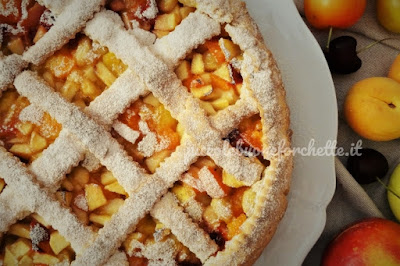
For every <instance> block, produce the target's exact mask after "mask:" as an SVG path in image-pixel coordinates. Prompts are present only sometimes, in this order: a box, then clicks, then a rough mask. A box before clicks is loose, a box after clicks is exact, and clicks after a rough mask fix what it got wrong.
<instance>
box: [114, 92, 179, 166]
mask: <svg viewBox="0 0 400 266" xmlns="http://www.w3.org/2000/svg"><path fill="white" fill-rule="evenodd" d="M181 134H183V130H182V128H181V126H180V124H179V123H178V121H176V120H175V119H174V118H173V117H172V116H171V114H170V113H169V111H168V110H166V109H165V107H164V106H163V105H162V104H161V103H160V102H159V101H158V100H157V99H156V98H155V97H154V96H153V95H152V94H149V95H148V96H146V97H141V98H140V99H138V100H137V101H136V102H134V103H133V104H132V105H131V106H130V107H129V108H128V109H127V110H126V111H125V112H124V113H123V114H122V115H120V117H119V118H118V123H117V126H114V131H113V135H114V137H116V138H117V140H118V141H119V142H120V143H121V144H122V145H123V146H124V147H125V150H126V151H127V152H128V154H129V155H130V156H131V157H132V158H133V159H134V160H135V161H137V162H138V163H139V164H140V165H141V166H142V167H143V168H145V169H146V170H147V171H148V172H149V173H154V172H155V170H156V169H157V168H158V167H159V165H160V164H161V163H162V162H163V161H164V160H165V159H166V158H167V157H169V156H170V155H171V153H172V152H174V151H175V149H176V147H177V146H179V144H180V141H181Z"/></svg>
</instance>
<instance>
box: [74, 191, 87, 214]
mask: <svg viewBox="0 0 400 266" xmlns="http://www.w3.org/2000/svg"><path fill="white" fill-rule="evenodd" d="M74 204H75V205H76V207H78V208H79V209H81V210H82V211H85V212H87V211H88V210H89V207H88V203H87V201H86V198H85V196H84V195H83V194H79V195H78V196H76V197H75V199H74Z"/></svg>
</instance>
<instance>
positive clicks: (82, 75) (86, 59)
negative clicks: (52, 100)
mask: <svg viewBox="0 0 400 266" xmlns="http://www.w3.org/2000/svg"><path fill="white" fill-rule="evenodd" d="M33 69H34V70H36V71H37V72H38V73H39V75H40V76H41V77H42V78H43V79H44V80H45V81H46V82H47V83H48V84H49V85H50V86H51V87H53V88H54V89H55V91H58V92H59V93H60V94H61V95H62V96H63V97H64V98H65V99H66V100H67V101H69V102H73V103H75V104H76V105H78V106H79V107H86V106H88V105H89V104H90V102H91V101H93V100H94V99H95V98H96V97H97V96H99V95H100V94H101V93H102V92H103V91H104V90H105V89H107V88H108V87H109V86H111V84H112V83H113V82H114V81H115V80H116V79H117V77H118V76H119V75H121V74H122V73H123V72H124V71H125V70H126V66H125V65H124V64H123V63H122V62H121V60H119V59H117V58H116V56H115V55H114V54H113V53H111V52H109V51H108V49H107V48H105V47H102V46H101V45H100V44H98V43H97V42H93V41H92V40H90V39H89V38H88V37H86V36H84V35H79V36H78V37H77V38H75V39H74V40H72V41H70V42H69V43H68V44H66V45H65V46H64V47H63V48H62V49H61V50H59V51H57V52H56V53H55V54H54V55H52V56H51V57H49V58H48V59H47V60H46V61H45V62H44V63H43V64H42V65H41V66H39V67H33Z"/></svg>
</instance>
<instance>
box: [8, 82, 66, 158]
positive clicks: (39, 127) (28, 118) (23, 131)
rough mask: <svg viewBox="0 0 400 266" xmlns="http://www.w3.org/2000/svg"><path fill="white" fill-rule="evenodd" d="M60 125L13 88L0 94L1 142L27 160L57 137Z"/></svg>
mask: <svg viewBox="0 0 400 266" xmlns="http://www.w3.org/2000/svg"><path fill="white" fill-rule="evenodd" d="M61 128H62V127H61V125H60V124H58V123H57V121H55V120H54V119H53V118H51V117H50V115H49V114H47V113H43V112H42V111H40V110H39V109H37V108H35V107H34V106H32V105H30V103H29V101H28V99H26V98H25V97H22V96H20V95H19V94H18V92H17V91H16V90H15V89H14V88H10V89H8V90H7V91H5V92H3V94H2V95H1V97H0V141H2V142H3V145H4V147H5V148H6V149H7V150H8V151H10V152H11V153H13V154H14V155H16V156H17V157H19V158H20V159H21V161H23V162H25V163H30V162H32V161H34V160H35V159H37V158H38V157H39V156H40V155H41V153H42V151H43V150H44V149H46V148H47V147H48V146H49V145H50V144H51V143H53V142H54V140H55V139H56V138H57V137H58V134H59V132H60V131H61Z"/></svg>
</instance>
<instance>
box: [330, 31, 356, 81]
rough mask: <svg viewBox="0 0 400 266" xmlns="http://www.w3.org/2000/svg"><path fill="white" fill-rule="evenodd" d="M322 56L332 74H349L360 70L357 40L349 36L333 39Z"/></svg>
mask: <svg viewBox="0 0 400 266" xmlns="http://www.w3.org/2000/svg"><path fill="white" fill-rule="evenodd" d="M324 54H325V58H326V60H327V61H328V65H329V68H330V69H331V71H332V72H334V73H338V74H350V73H353V72H356V71H357V70H359V69H360V68H361V65H362V62H361V59H360V58H359V57H358V55H357V40H356V39H354V38H353V37H351V36H341V37H338V38H336V39H333V40H332V41H331V42H330V43H329V49H328V50H326V51H324Z"/></svg>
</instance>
